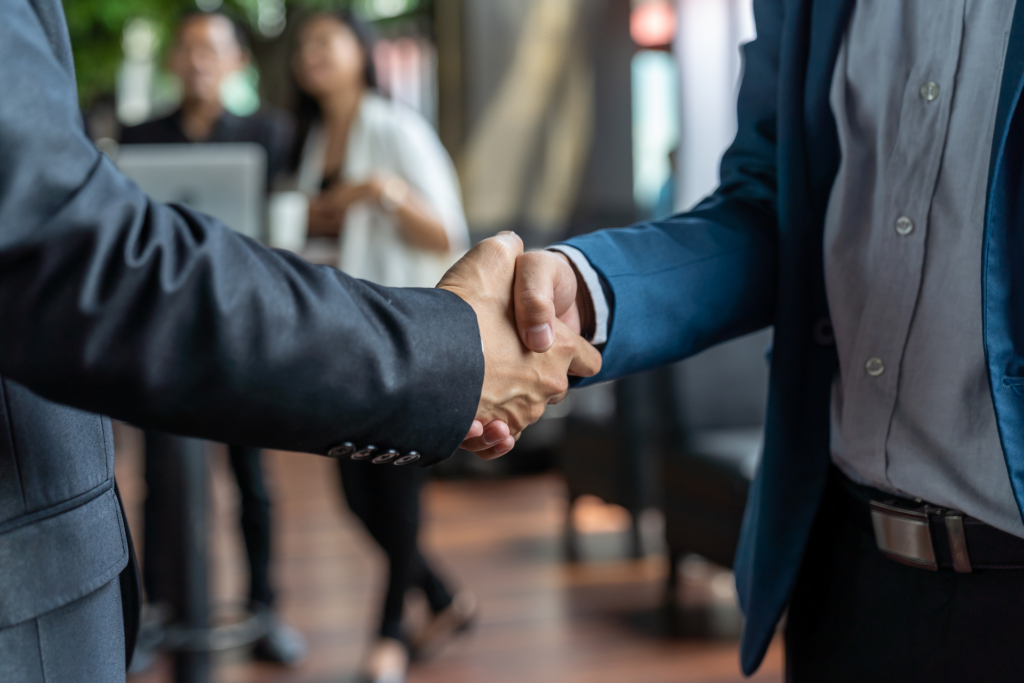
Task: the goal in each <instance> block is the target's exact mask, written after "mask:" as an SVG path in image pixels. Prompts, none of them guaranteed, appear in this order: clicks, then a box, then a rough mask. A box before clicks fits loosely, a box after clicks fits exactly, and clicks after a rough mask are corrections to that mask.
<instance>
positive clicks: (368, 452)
mask: <svg viewBox="0 0 1024 683" xmlns="http://www.w3.org/2000/svg"><path fill="white" fill-rule="evenodd" d="M376 452H377V447H376V446H364V447H363V448H360V449H359V450H358V451H356V452H355V453H353V454H352V459H353V460H366V459H367V458H372V457H373V454H374V453H376Z"/></svg>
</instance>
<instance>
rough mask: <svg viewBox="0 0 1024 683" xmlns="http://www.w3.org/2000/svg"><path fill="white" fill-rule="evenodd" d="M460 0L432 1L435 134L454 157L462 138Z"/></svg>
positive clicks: (456, 156) (461, 4)
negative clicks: (435, 41)
mask: <svg viewBox="0 0 1024 683" xmlns="http://www.w3.org/2000/svg"><path fill="white" fill-rule="evenodd" d="M462 14H463V0H435V2H434V33H435V35H436V37H437V89H438V98H437V109H438V133H439V134H440V136H441V142H442V143H443V144H444V146H445V147H446V148H447V149H448V153H449V154H451V155H452V158H453V159H455V158H458V156H459V154H460V153H461V152H462V144H463V142H464V140H465V130H464V118H465V102H464V97H463V94H464V89H465V87H466V86H465V79H464V78H463V57H462V56H463V49H464V39H463V34H462V31H463V21H462V19H463V17H462Z"/></svg>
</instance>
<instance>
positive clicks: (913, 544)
mask: <svg viewBox="0 0 1024 683" xmlns="http://www.w3.org/2000/svg"><path fill="white" fill-rule="evenodd" d="M929 510H931V511H933V512H936V513H942V517H943V521H944V522H945V526H946V533H947V535H948V536H949V549H950V554H951V555H952V560H953V569H954V571H957V572H959V573H968V572H970V571H971V560H970V556H969V555H968V554H967V541H966V538H965V537H964V525H963V516H962V515H960V514H959V513H956V512H950V511H946V510H942V509H937V508H931V507H929V506H927V505H925V506H923V507H921V508H920V509H917V510H908V509H907V508H900V507H896V506H894V505H889V504H887V503H881V502H879V501H871V525H872V526H873V527H874V530H875V543H876V544H877V545H878V550H879V551H881V553H882V554H883V555H885V556H886V557H888V558H889V559H891V560H893V561H895V562H900V563H902V564H906V565H910V566H911V567H918V568H919V569H928V570H930V571H937V570H938V568H939V563H938V562H937V561H936V559H935V546H934V545H933V544H932V531H931V527H930V526H929V525H928V512H929Z"/></svg>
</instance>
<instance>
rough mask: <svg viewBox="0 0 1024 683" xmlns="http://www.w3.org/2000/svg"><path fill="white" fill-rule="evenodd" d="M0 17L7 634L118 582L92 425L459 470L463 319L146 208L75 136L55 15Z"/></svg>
mask: <svg viewBox="0 0 1024 683" xmlns="http://www.w3.org/2000/svg"><path fill="white" fill-rule="evenodd" d="M0 17H3V19H2V21H0V629H3V628H6V627H8V626H11V625H13V624H16V623H18V622H21V621H24V620H27V619H30V618H33V617H36V616H38V615H40V614H44V613H46V612H48V611H51V610H53V609H55V608H57V607H60V606H62V605H65V604H67V603H69V602H71V601H73V600H75V599H77V598H79V597H82V596H84V595H86V594H88V593H90V592H91V591H93V590H94V589H96V588H98V587H100V586H102V585H103V584H105V583H107V582H108V581H110V580H112V579H113V578H114V577H116V576H117V575H118V573H119V572H121V570H122V568H123V567H124V566H125V564H126V562H127V561H128V556H129V541H128V540H127V538H126V534H125V527H124V520H123V519H122V516H121V514H120V512H119V509H118V505H117V500H116V498H115V494H114V490H113V483H114V482H113V476H114V459H113V458H114V449H113V443H112V439H111V429H110V422H109V419H108V418H106V417H100V415H109V416H112V417H115V418H119V419H122V420H126V421H129V422H132V423H135V424H138V425H140V426H144V427H150V428H155V429H160V430H163V431H168V432H175V433H180V434H187V435H191V436H197V437H203V438H208V439H211V440H215V441H222V442H228V443H237V444H250V445H255V446H263V447H270V448H282V449H289V450H297V451H307V452H313V453H322V454H326V453H328V452H329V451H330V450H331V449H332V448H333V447H335V446H337V445H338V444H340V443H344V442H352V443H353V444H356V445H357V446H365V445H369V444H373V445H375V446H377V447H378V448H382V449H394V450H396V451H398V452H400V453H408V452H410V451H417V452H418V453H419V454H420V455H421V458H420V460H419V462H418V463H417V464H420V465H423V464H430V463H433V462H436V461H438V460H440V459H442V458H445V457H448V456H449V455H450V454H451V453H452V452H454V450H455V449H456V448H457V446H458V444H459V442H460V441H461V439H462V437H463V436H464V435H465V433H466V431H467V429H468V428H469V424H470V422H471V421H472V420H473V416H474V413H475V411H476V406H477V402H478V400H479V391H480V387H481V384H482V381H483V369H484V366H483V357H482V353H481V347H480V337H479V331H478V328H477V323H476V317H475V315H474V313H473V311H472V309H471V308H470V307H469V306H467V305H466V304H465V303H464V302H463V301H462V300H461V299H459V298H458V297H456V296H454V295H452V294H449V293H448V292H444V291H440V290H394V289H388V288H384V287H378V286H374V285H371V284H368V283H365V282H362V281H358V280H353V279H351V278H349V277H347V276H345V275H344V274H342V273H340V272H338V271H336V270H333V269H330V268H326V267H317V266H311V265H309V264H307V263H305V262H303V261H301V260H300V259H298V258H295V257H293V256H291V255H288V254H285V253H280V252H274V251H271V250H268V249H265V248H263V247H261V246H260V245H259V244H257V243H255V242H252V241H250V240H248V239H246V238H243V237H241V236H239V235H237V234H235V233H233V232H231V231H230V230H228V229H226V228H225V227H224V226H223V225H220V224H219V223H217V222H216V221H214V220H212V219H210V218H208V217H205V216H201V215H197V214H194V213H191V212H189V211H188V210H186V209H183V208H181V207H174V206H165V205H161V204H158V203H156V202H153V201H151V200H150V199H148V198H147V197H146V196H145V195H144V194H143V193H142V192H141V191H140V190H139V189H138V188H137V187H136V186H135V185H133V184H132V183H131V182H129V181H128V180H126V179H125V178H124V177H122V176H121V175H120V174H119V173H118V172H117V170H116V169H115V168H114V166H113V165H112V164H111V163H110V161H109V160H108V159H106V158H105V157H104V156H103V155H102V154H100V153H99V152H97V151H96V149H95V147H94V146H93V145H92V144H91V142H90V141H89V140H88V138H87V137H86V136H85V134H84V133H83V130H82V125H81V118H80V115H79V110H78V103H77V96H76V89H75V79H74V71H73V66H72V60H71V50H70V45H69V42H68V37H67V29H66V26H65V23H64V18H63V13H62V9H61V5H60V2H59V0H0ZM367 466H372V465H367Z"/></svg>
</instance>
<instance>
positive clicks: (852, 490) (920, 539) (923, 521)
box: [833, 469, 1024, 573]
mask: <svg viewBox="0 0 1024 683" xmlns="http://www.w3.org/2000/svg"><path fill="white" fill-rule="evenodd" d="M833 472H834V474H836V475H837V476H838V478H839V479H840V481H841V483H842V486H841V487H840V489H841V490H842V491H843V493H844V497H845V498H846V501H845V502H846V504H847V505H849V506H851V507H852V508H855V510H851V512H852V513H854V514H855V515H856V517H857V518H858V521H859V522H860V523H861V524H862V525H865V527H867V528H870V531H871V533H873V534H874V537H875V543H876V545H877V546H878V549H879V551H881V552H882V554H883V555H885V556H886V557H888V558H889V559H891V560H894V561H896V562H900V563H902V564H906V565H910V566H912V567H918V568H920V569H928V570H932V571H937V570H940V569H952V570H953V571H957V572H963V573H966V572H970V571H973V570H975V569H1024V538H1019V537H1017V536H1014V535H1013V534H1008V533H1006V532H1005V531H1000V530H999V529H996V528H995V527H993V526H990V525H988V524H985V523H984V522H982V521H980V520H977V519H974V518H972V517H968V516H967V515H964V514H963V513H961V512H957V511H955V510H950V509H948V508H941V507H938V506H935V505H930V504H929V503H926V502H922V501H914V500H909V499H907V498H901V497H899V496H896V495H893V494H891V493H886V492H885V491H880V490H878V489H875V488H871V487H868V486H861V485H859V484H855V483H854V482H852V481H851V480H850V479H849V478H848V477H846V476H845V475H843V474H842V473H840V472H839V471H838V470H836V469H833Z"/></svg>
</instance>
